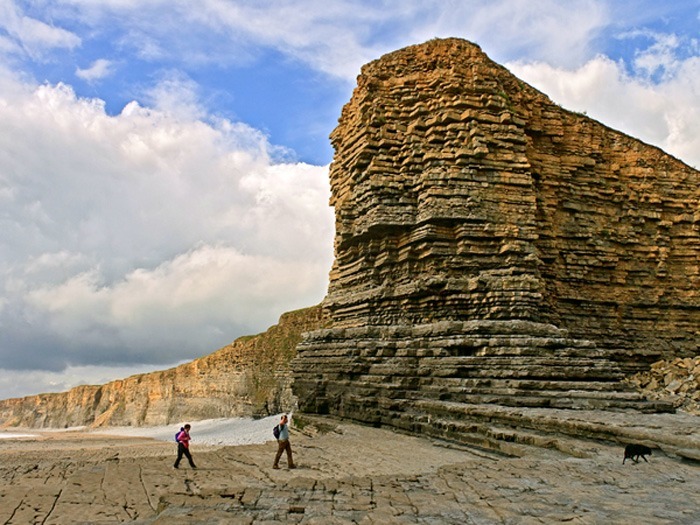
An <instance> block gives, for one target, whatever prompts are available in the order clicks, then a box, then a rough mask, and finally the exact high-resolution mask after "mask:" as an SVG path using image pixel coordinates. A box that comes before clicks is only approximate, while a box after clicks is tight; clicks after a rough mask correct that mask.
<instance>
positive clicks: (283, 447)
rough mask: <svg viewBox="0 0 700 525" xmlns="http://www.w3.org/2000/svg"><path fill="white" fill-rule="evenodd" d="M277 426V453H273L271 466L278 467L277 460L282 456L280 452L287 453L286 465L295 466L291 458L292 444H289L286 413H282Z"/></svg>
mask: <svg viewBox="0 0 700 525" xmlns="http://www.w3.org/2000/svg"><path fill="white" fill-rule="evenodd" d="M279 427H280V435H279V437H278V438H277V455H275V462H274V463H273V464H272V468H280V466H279V462H280V458H281V457H282V452H286V453H287V467H288V468H297V467H296V465H294V460H293V459H292V445H290V444H289V422H288V420H287V414H283V415H282V419H281V420H280V423H279Z"/></svg>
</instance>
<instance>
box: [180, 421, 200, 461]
mask: <svg viewBox="0 0 700 525" xmlns="http://www.w3.org/2000/svg"><path fill="white" fill-rule="evenodd" d="M190 428H192V427H190V425H189V424H187V425H185V426H184V427H182V430H181V431H180V433H179V434H178V435H177V437H176V439H177V459H176V460H175V468H179V466H180V460H181V459H182V456H183V455H184V456H185V457H186V458H187V461H189V462H190V467H192V468H197V465H195V464H194V461H192V454H190V439H191V438H190Z"/></svg>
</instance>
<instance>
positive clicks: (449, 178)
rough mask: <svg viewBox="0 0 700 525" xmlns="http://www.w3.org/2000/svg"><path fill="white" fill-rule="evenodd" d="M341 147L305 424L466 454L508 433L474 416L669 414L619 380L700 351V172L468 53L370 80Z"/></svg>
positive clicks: (307, 363) (412, 61)
mask: <svg viewBox="0 0 700 525" xmlns="http://www.w3.org/2000/svg"><path fill="white" fill-rule="evenodd" d="M331 139H332V142H333V146H334V147H335V157H334V160H333V164H332V166H331V171H330V178H331V189H332V197H331V204H332V205H333V206H334V207H335V213H336V237H335V262H334V265H333V269H332V272H331V279H330V285H329V290H328V295H327V297H326V298H325V300H324V302H323V307H324V310H325V312H326V313H327V315H328V317H329V318H330V327H329V329H326V330H321V331H314V332H311V333H309V334H307V335H306V337H305V339H304V340H303V341H302V343H301V344H300V346H299V347H298V350H299V356H298V357H297V358H296V359H295V360H294V361H293V368H294V372H295V384H294V390H295V393H296V394H298V396H299V398H300V404H301V408H302V409H303V410H307V411H310V412H320V413H331V414H335V415H339V416H342V417H348V418H352V419H356V420H359V421H364V422H367V423H373V424H385V425H391V426H395V427H398V428H403V429H406V430H414V431H422V432H426V433H432V434H434V435H439V436H456V437H457V438H459V436H460V435H463V434H462V433H461V431H462V430H463V425H464V424H465V420H467V421H468V420H469V418H473V421H474V425H475V426H478V425H479V424H480V423H479V421H483V420H484V419H489V418H492V417H493V418H497V417H498V416H497V411H491V412H489V411H488V410H486V409H484V410H482V411H481V413H480V415H477V416H474V415H473V414H474V413H475V411H473V410H471V411H470V410H464V409H463V407H464V406H466V405H474V406H477V405H478V406H482V407H488V406H493V407H496V406H512V407H554V408H567V409H568V408H574V409H605V410H630V409H635V410H642V411H663V410H672V406H671V404H670V403H665V402H663V401H649V400H647V399H645V397H644V396H643V395H641V394H640V393H638V392H636V391H634V390H633V389H632V387H631V386H630V385H628V384H626V383H621V382H620V380H621V379H622V378H623V377H624V376H626V375H630V374H633V373H635V372H639V371H642V370H645V369H647V368H648V367H649V365H650V364H651V363H652V362H654V361H656V360H658V359H660V358H670V357H673V356H686V357H688V356H693V355H696V354H697V353H698V352H697V351H698V343H699V342H700V340H699V335H698V331H697V326H698V325H699V324H700V262H699V261H700V209H699V208H698V202H700V173H699V172H698V171H696V170H694V169H692V168H690V167H689V166H687V165H685V164H683V163H682V162H680V161H679V160H677V159H675V158H673V157H671V156H669V155H667V154H666V153H664V152H663V151H661V150H659V149H658V148H655V147H652V146H649V145H647V144H644V143H642V142H640V141H639V140H636V139H634V138H632V137H629V136H626V135H624V134H622V133H620V132H617V131H615V130H612V129H610V128H608V127H606V126H604V125H602V124H600V123H599V122H596V121H594V120H592V119H590V118H587V117H586V116H584V115H581V114H577V113H573V112H570V111H566V110H564V109H562V108H561V107H559V106H557V105H556V104H554V103H553V102H552V101H551V100H550V99H549V98H548V97H547V96H546V95H544V94H542V93H540V92H539V91H537V90H535V89H534V88H532V87H531V86H529V85H527V84H526V83H524V82H523V81H521V80H519V79H518V78H516V77H515V76H513V75H512V74H511V73H510V72H508V71H507V70H506V69H505V68H503V67H501V66H499V65H498V64H496V63H494V62H493V61H491V60H490V59H489V58H488V57H487V56H486V55H485V54H484V53H483V52H482V51H481V49H480V48H479V47H478V46H476V45H474V44H471V43H469V42H466V41H463V40H458V39H448V40H432V41H430V42H427V43H425V44H422V45H418V46H412V47H409V48H406V49H403V50H400V51H397V52H394V53H391V54H388V55H386V56H384V57H382V58H381V59H379V60H377V61H375V62H372V63H370V64H368V65H366V66H364V67H363V69H362V73H361V75H360V76H359V77H358V84H357V88H356V89H355V91H354V93H353V96H352V99H351V100H350V101H349V102H348V103H347V104H346V106H345V107H344V108H343V111H342V115H341V117H340V119H339V124H338V127H337V128H336V129H335V131H334V132H333V134H332V135H331ZM436 421H439V424H436V423H435V422H436ZM457 430H459V432H458V431H457Z"/></svg>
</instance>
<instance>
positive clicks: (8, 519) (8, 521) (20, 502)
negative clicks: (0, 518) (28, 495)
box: [5, 499, 24, 525]
mask: <svg viewBox="0 0 700 525" xmlns="http://www.w3.org/2000/svg"><path fill="white" fill-rule="evenodd" d="M23 503H24V499H21V500H19V503H18V504H17V506H16V507H15V508H14V509H13V510H12V514H10V517H9V518H7V520H6V521H5V525H7V524H8V523H12V520H13V519H14V517H15V514H17V511H18V510H19V508H20V507H21V506H22V504H23Z"/></svg>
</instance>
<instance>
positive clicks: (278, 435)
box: [272, 425, 280, 439]
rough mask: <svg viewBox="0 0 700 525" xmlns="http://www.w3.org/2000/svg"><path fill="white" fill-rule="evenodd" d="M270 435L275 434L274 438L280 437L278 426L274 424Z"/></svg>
mask: <svg viewBox="0 0 700 525" xmlns="http://www.w3.org/2000/svg"><path fill="white" fill-rule="evenodd" d="M272 435H273V436H275V439H279V438H280V426H279V425H275V427H274V428H273V429H272Z"/></svg>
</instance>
